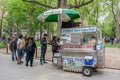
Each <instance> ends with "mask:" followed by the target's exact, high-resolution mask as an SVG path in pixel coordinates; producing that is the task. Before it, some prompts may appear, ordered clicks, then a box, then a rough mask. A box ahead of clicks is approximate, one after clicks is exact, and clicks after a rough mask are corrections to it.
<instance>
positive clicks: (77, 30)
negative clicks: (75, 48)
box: [62, 27, 96, 33]
mask: <svg viewBox="0 0 120 80" xmlns="http://www.w3.org/2000/svg"><path fill="white" fill-rule="evenodd" d="M95 31H96V27H87V28H69V29H62V33H80V32H95Z"/></svg>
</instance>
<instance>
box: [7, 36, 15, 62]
mask: <svg viewBox="0 0 120 80" xmlns="http://www.w3.org/2000/svg"><path fill="white" fill-rule="evenodd" d="M9 49H10V51H11V52H12V61H14V60H15V58H16V60H17V56H16V51H17V38H16V36H13V37H12V41H11V42H10V45H9Z"/></svg>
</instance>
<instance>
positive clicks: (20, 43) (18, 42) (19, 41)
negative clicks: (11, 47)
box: [17, 39, 23, 49]
mask: <svg viewBox="0 0 120 80" xmlns="http://www.w3.org/2000/svg"><path fill="white" fill-rule="evenodd" d="M18 44H19V45H20V49H22V47H23V46H22V40H21V39H18V41H17V49H18Z"/></svg>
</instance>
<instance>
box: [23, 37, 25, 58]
mask: <svg viewBox="0 0 120 80" xmlns="http://www.w3.org/2000/svg"><path fill="white" fill-rule="evenodd" d="M25 39H26V37H23V38H22V45H23V47H22V58H23V57H24V53H25V45H26V42H25Z"/></svg>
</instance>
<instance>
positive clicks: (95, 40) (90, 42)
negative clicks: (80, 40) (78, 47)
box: [88, 36, 97, 45]
mask: <svg viewBox="0 0 120 80" xmlns="http://www.w3.org/2000/svg"><path fill="white" fill-rule="evenodd" d="M96 42H97V39H96V37H95V36H91V39H90V41H88V44H91V45H95V44H96Z"/></svg>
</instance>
